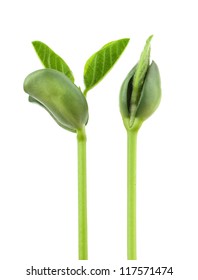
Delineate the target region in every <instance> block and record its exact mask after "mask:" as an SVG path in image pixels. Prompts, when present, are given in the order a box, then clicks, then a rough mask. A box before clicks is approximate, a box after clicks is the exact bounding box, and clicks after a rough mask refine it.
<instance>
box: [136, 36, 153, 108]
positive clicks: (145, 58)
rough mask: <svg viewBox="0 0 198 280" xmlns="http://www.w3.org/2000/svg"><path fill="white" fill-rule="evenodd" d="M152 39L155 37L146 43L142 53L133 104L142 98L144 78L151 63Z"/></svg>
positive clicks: (137, 71)
mask: <svg viewBox="0 0 198 280" xmlns="http://www.w3.org/2000/svg"><path fill="white" fill-rule="evenodd" d="M152 38H153V35H151V36H150V37H149V38H148V39H147V41H146V44H145V47H144V50H143V52H142V53H141V56H140V60H139V62H138V66H137V70H136V72H135V75H134V80H133V94H132V102H133V103H137V101H138V100H139V98H140V94H141V90H142V86H143V83H144V78H145V76H146V72H147V70H148V67H149V63H150V52H151V47H150V43H151V40H152Z"/></svg>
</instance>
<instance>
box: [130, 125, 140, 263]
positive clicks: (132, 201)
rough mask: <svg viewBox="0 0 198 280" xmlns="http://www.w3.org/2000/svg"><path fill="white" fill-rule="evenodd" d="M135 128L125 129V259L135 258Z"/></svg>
mask: <svg viewBox="0 0 198 280" xmlns="http://www.w3.org/2000/svg"><path fill="white" fill-rule="evenodd" d="M137 132H138V131H137V130H135V131H134V130H128V131H127V259H128V260H136V259H137V256H136V146H137Z"/></svg>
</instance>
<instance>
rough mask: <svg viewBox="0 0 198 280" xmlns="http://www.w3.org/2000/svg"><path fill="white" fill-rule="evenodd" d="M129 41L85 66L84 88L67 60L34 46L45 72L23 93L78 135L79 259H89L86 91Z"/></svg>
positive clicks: (109, 47) (110, 46)
mask: <svg viewBox="0 0 198 280" xmlns="http://www.w3.org/2000/svg"><path fill="white" fill-rule="evenodd" d="M128 42H129V39H127V38H126V39H121V40H117V41H113V42H110V43H108V44H106V45H105V46H103V47H102V48H101V49H100V50H99V51H97V52H96V53H94V54H93V55H92V56H91V57H90V58H89V59H88V60H87V62H86V64H85V67H84V84H85V89H84V91H83V92H82V91H81V89H80V87H78V86H76V85H75V84H74V76H73V74H72V71H71V70H70V68H69V66H68V65H67V64H66V63H65V61H64V60H63V59H62V58H61V57H60V56H58V55H57V54H56V53H55V52H54V51H52V49H50V48H49V47H48V46H47V45H46V44H44V43H42V42H40V41H34V42H33V46H34V48H35V51H36V53H37V54H38V56H39V58H40V60H41V62H42V63H43V65H44V66H45V68H46V69H41V70H37V71H35V72H33V73H31V74H29V75H28V76H27V77H26V79H25V81H24V91H25V92H27V93H28V94H29V101H30V102H35V103H37V104H39V105H41V106H42V107H43V108H44V109H45V110H46V111H48V113H49V114H50V115H51V116H52V117H53V118H54V120H55V121H56V122H57V123H58V125H60V126H61V127H62V128H64V129H66V130H68V131H71V132H74V133H76V134H77V143H78V236H79V237H78V248H79V259H80V260H87V259H88V240H87V187H86V185H87V183H86V132H85V126H86V125H87V123H88V104H87V100H86V95H87V92H88V91H89V90H90V89H92V88H93V87H94V86H95V85H96V84H97V83H98V82H100V81H101V80H102V79H103V78H104V76H105V75H106V74H107V73H108V71H109V70H110V69H111V68H112V66H113V65H114V64H115V62H116V61H117V59H118V58H119V57H120V55H121V54H122V52H123V51H124V49H125V47H126V46H127V44H128Z"/></svg>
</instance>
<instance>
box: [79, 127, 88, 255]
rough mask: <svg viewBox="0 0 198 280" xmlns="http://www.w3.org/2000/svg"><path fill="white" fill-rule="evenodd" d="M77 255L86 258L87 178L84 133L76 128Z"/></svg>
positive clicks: (83, 130)
mask: <svg viewBox="0 0 198 280" xmlns="http://www.w3.org/2000/svg"><path fill="white" fill-rule="evenodd" d="M77 141H78V255H79V260H87V259H88V242H87V179H86V133H85V128H83V129H81V130H78V132H77Z"/></svg>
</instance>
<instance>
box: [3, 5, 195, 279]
mask: <svg viewBox="0 0 198 280" xmlns="http://www.w3.org/2000/svg"><path fill="white" fill-rule="evenodd" d="M0 26H1V32H0V36H1V43H0V50H1V52H0V55H1V59H0V66H1V67H0V72H1V73H0V77H1V78H0V85H1V88H0V91H1V92H0V96H1V97H0V102H1V106H0V108H1V109H0V122H1V136H0V141H1V145H0V164H1V167H0V170H1V175H0V223H1V229H0V255H1V257H2V260H1V269H0V273H1V274H2V277H1V278H2V279H4V280H5V279H16V280H19V279H20V280H22V279H29V278H30V276H25V270H26V269H27V268H29V267H30V266H31V265H33V266H35V267H37V268H42V267H44V266H50V267H52V268H53V267H54V268H59V267H62V268H63V267H65V266H70V267H79V266H80V265H82V264H84V265H85V266H87V267H93V268H95V267H101V268H102V267H106V268H108V267H109V268H112V269H114V268H115V269H117V270H118V271H119V267H120V266H132V265H139V266H148V265H150V266H173V268H174V270H175V274H174V277H173V276H172V277H167V278H165V277H163V276H161V277H162V279H178V280H179V279H187V278H189V279H196V278H197V277H196V266H197V263H196V261H197V251H198V241H197V236H198V227H197V215H198V203H197V201H198V191H197V188H198V176H197V174H198V171H197V161H198V160H197V159H198V144H197V143H198V134H197V130H198V125H197V123H198V122H197V120H198V110H197V108H198V88H197V74H198V70H197V65H198V55H197V49H198V43H197V36H198V32H197V26H198V18H197V8H196V1H193V0H188V1H181V0H180V1H176V0H175V1H174V0H171V1H157V0H150V1H146V0H142V1H141V0H140V1H132V0H131V1H129V0H122V1H107V0H106V1H90V0H83V1H76V0H73V1H67V0H65V1H58V0H57V1H50V0H48V1H41V0H40V1H38V0H34V1H23V0H18V1H6V2H4V3H3V2H2V3H1V4H0ZM151 34H154V38H153V40H152V52H151V56H152V59H154V60H155V61H156V62H157V64H158V66H159V68H160V72H161V79H162V90H163V97H162V101H161V104H160V107H159V109H158V110H157V111H156V113H155V114H154V115H153V116H152V117H151V118H150V119H149V120H147V121H146V122H145V123H144V124H143V126H142V128H141V129H140V132H139V135H138V169H137V192H138V193H137V212H138V213H137V220H138V223H137V225H138V261H137V262H129V261H126V132H125V129H124V126H123V124H122V120H121V116H120V113H119V105H118V96H119V88H120V85H121V83H122V81H123V80H124V78H125V76H126V74H127V73H128V71H129V70H130V69H131V68H132V66H133V65H134V64H135V63H136V62H137V60H138V58H139V55H140V52H141V51H142V48H143V46H144V43H145V40H146V38H147V37H148V36H149V35H151ZM124 37H129V38H131V40H130V44H129V45H128V46H127V49H126V51H125V52H124V53H123V55H122V57H121V58H120V60H119V61H118V63H117V64H116V65H115V67H114V68H113V70H112V71H111V72H110V73H109V74H108V75H107V76H106V77H105V79H104V80H103V81H102V82H101V83H100V84H98V86H97V87H95V88H94V89H93V90H91V91H90V92H89V93H88V103H89V112H90V120H89V123H88V126H87V138H88V142H87V149H88V151H87V161H88V219H89V259H90V260H89V261H88V262H83V261H81V262H79V261H77V166H76V165H77V154H76V136H75V134H72V133H69V132H67V131H64V130H63V129H61V128H60V127H59V126H57V124H56V123H55V122H54V121H53V119H52V118H50V116H49V115H48V114H47V113H46V111H44V110H42V108H40V107H39V106H36V105H33V104H30V103H28V101H27V98H28V97H27V95H26V94H25V93H24V92H23V80H24V78H25V76H26V75H27V74H29V73H30V72H32V71H34V70H37V69H39V68H42V65H41V63H40V61H39V59H38V58H37V56H36V54H35V52H34V50H33V47H32V46H31V41H33V40H41V41H43V42H45V43H46V44H48V45H49V46H50V47H51V48H52V49H53V50H54V51H55V52H57V53H58V54H59V55H60V56H62V57H63V58H64V59H65V60H66V62H67V63H68V65H69V66H70V68H71V69H72V71H73V73H74V75H75V78H76V84H77V85H79V86H81V87H82V88H83V67H84V63H85V61H86V60H87V59H88V58H89V56H90V55H91V54H92V53H94V52H95V51H97V50H98V49H99V48H100V47H102V46H103V45H104V44H105V43H107V42H109V41H112V40H116V39H120V38H124ZM111 277H112V278H113V277H114V278H115V277H117V278H118V279H119V278H123V276H122V277H121V276H118V274H117V276H116V275H114V276H111ZM153 277H154V276H153ZM153 277H152V279H153ZM44 278H45V277H44ZM48 278H49V277H46V279H48ZM53 278H54V277H51V278H50V279H53ZM60 278H63V277H60ZM73 278H74V279H75V277H73ZM78 278H79V277H78ZM93 278H94V277H93ZM95 278H96V277H95ZM101 278H102V279H105V277H101ZM126 278H127V279H129V278H130V276H128V277H127V276H126ZM139 278H140V277H137V279H139ZM143 278H147V279H150V278H149V277H143ZM156 278H158V277H156ZM31 279H38V277H31ZM39 279H40V278H39ZM54 279H55V278H54ZM97 279H100V277H97ZM134 279H136V278H134Z"/></svg>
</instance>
